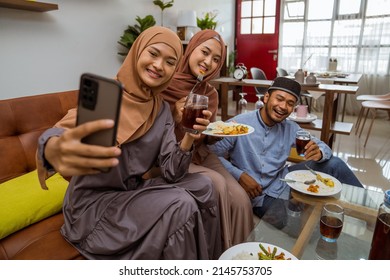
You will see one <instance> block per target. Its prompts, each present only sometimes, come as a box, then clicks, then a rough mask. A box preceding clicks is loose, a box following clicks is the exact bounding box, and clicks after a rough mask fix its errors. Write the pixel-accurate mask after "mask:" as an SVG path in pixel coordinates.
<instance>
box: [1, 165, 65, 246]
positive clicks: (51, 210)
mask: <svg viewBox="0 0 390 280" xmlns="http://www.w3.org/2000/svg"><path fill="white" fill-rule="evenodd" d="M68 184H69V182H68V181H67V180H65V179H64V178H63V177H62V176H61V175H59V174H55V175H54V176H52V177H51V178H49V179H48V180H47V186H48V188H49V190H43V189H42V188H41V187H40V184H39V181H38V175H37V171H36V170H35V171H32V172H29V173H26V174H25V175H22V176H19V177H16V178H14V179H11V180H9V181H6V182H4V183H2V184H0V239H2V238H4V237H6V236H8V235H10V234H11V233H14V232H16V231H18V230H20V229H22V228H25V227H27V226H29V225H31V224H33V223H36V222H38V221H41V220H43V219H45V218H47V217H49V216H52V215H54V214H56V213H58V212H60V211H61V208H62V202H63V199H64V195H65V192H66V189H67V187H68Z"/></svg>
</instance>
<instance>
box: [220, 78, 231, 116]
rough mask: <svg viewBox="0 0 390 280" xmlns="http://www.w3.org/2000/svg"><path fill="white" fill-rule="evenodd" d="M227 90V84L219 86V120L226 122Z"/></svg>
mask: <svg viewBox="0 0 390 280" xmlns="http://www.w3.org/2000/svg"><path fill="white" fill-rule="evenodd" d="M228 89H229V86H228V85H227V84H225V83H224V84H221V120H222V121H226V120H227V119H228V104H229V100H228Z"/></svg>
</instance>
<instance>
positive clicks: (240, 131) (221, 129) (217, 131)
mask: <svg viewBox="0 0 390 280" xmlns="http://www.w3.org/2000/svg"><path fill="white" fill-rule="evenodd" d="M253 131H255V129H254V128H253V127H251V126H250V125H247V124H241V123H236V122H223V121H216V122H213V123H210V124H209V125H208V126H207V129H206V130H205V131H203V132H202V133H203V134H205V135H208V136H215V137H236V136H243V135H248V134H251V133H252V132H253Z"/></svg>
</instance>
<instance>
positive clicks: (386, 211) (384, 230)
mask: <svg viewBox="0 0 390 280" xmlns="http://www.w3.org/2000/svg"><path fill="white" fill-rule="evenodd" d="M368 259H370V260H390V190H387V191H386V192H385V200H384V202H383V203H382V204H381V206H380V207H379V210H378V218H377V220H376V224H375V230H374V235H373V237H372V242H371V250H370V255H369V256H368Z"/></svg>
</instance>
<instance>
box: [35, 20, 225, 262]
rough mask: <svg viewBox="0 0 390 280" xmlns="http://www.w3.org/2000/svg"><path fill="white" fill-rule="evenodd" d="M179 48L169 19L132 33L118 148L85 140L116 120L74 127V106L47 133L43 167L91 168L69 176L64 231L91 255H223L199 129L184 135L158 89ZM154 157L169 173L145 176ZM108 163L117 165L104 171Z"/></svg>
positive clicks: (67, 171) (201, 122)
mask: <svg viewBox="0 0 390 280" xmlns="http://www.w3.org/2000/svg"><path fill="white" fill-rule="evenodd" d="M181 57H182V46H181V41H180V39H179V38H178V37H177V35H176V34H175V33H174V32H172V31H170V30H169V29H167V28H163V27H151V28H149V29H147V30H146V31H144V32H143V33H141V35H140V36H139V37H138V38H137V40H136V41H135V42H134V44H133V46H132V48H131V50H130V51H129V54H128V56H127V57H126V59H125V61H124V63H123V65H122V67H121V68H120V69H119V72H118V74H117V80H118V81H120V82H121V83H122V84H123V86H124V89H123V96H122V105H121V113H120V120H119V126H118V134H117V144H118V146H117V147H110V148H107V147H99V146H93V145H87V144H84V143H82V142H81V139H82V138H84V137H85V136H86V135H89V134H91V133H92V132H94V131H98V130H101V129H105V128H109V127H112V126H113V123H112V122H111V121H108V120H100V121H95V122H89V123H86V124H83V125H80V126H78V127H74V124H75V119H76V111H75V110H73V111H71V112H69V114H68V115H67V116H65V118H64V119H63V120H61V121H60V122H59V123H58V124H57V125H56V126H55V127H54V128H51V129H49V130H47V131H46V132H45V133H43V134H42V136H41V138H40V142H39V143H40V144H39V149H38V154H37V156H38V163H40V167H39V169H40V171H42V170H44V169H46V171H53V169H54V170H57V171H60V172H61V173H62V175H64V176H66V175H72V176H73V175H75V174H84V175H82V176H73V177H72V179H71V182H70V185H69V187H68V190H67V193H66V196H65V199H64V206H63V213H64V218H65V224H64V226H63V227H62V229H61V233H62V234H63V236H64V237H65V238H66V239H67V240H68V241H69V242H71V243H72V244H73V245H74V246H75V247H76V248H77V249H78V250H79V251H80V252H81V254H83V255H84V256H85V257H87V258H89V259H217V258H218V257H219V255H220V253H221V236H220V227H219V225H220V221H219V213H218V201H217V195H216V193H215V192H214V191H213V186H212V183H211V180H210V179H209V178H208V177H205V176H202V175H200V174H189V173H188V166H189V164H190V162H191V159H192V149H193V142H194V140H196V139H199V137H200V136H199V135H195V134H189V133H186V134H185V135H184V137H183V139H182V140H181V141H180V142H179V143H178V142H177V141H176V137H175V134H174V126H175V124H174V121H173V119H172V115H171V111H170V108H169V105H168V104H167V103H165V102H163V99H162V97H161V96H160V93H161V91H162V90H164V89H165V88H166V87H167V86H168V84H169V82H170V80H171V78H172V77H173V74H174V72H175V70H176V67H177V65H178V63H179V61H180V59H181ZM203 114H204V116H205V118H204V119H201V118H198V119H197V122H198V125H196V129H197V130H199V131H203V130H205V129H206V127H207V125H208V124H209V121H208V119H209V118H210V117H211V112H210V111H208V110H204V111H203ZM88 164H89V165H88ZM154 166H158V167H159V169H160V170H161V175H160V176H157V177H154V178H150V176H149V175H145V174H149V173H148V171H149V170H150V169H152V168H153V167H154ZM52 167H53V168H52ZM103 167H110V168H111V169H110V171H109V172H107V173H100V172H99V171H96V168H103ZM43 173H44V172H39V174H40V177H41V178H42V175H44V174H43ZM85 174H89V175H85ZM43 181H44V180H42V182H43Z"/></svg>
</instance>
